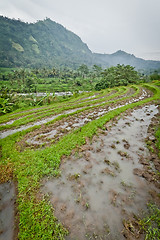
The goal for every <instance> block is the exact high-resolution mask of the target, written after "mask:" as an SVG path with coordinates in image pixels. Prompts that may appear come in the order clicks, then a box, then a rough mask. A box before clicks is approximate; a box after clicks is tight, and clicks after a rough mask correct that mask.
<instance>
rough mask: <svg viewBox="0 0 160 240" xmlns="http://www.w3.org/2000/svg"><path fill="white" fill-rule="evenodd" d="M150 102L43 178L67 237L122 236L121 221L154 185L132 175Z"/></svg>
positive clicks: (149, 116)
mask: <svg viewBox="0 0 160 240" xmlns="http://www.w3.org/2000/svg"><path fill="white" fill-rule="evenodd" d="M157 112H158V110H157V107H156V106H154V105H150V106H145V107H143V108H142V109H138V110H134V111H133V112H132V114H131V115H129V116H125V117H124V118H121V119H120V120H119V121H118V122H117V123H116V124H114V125H113V126H112V127H111V130H110V131H107V130H106V135H100V136H99V138H97V139H95V140H94V141H93V143H91V144H86V145H85V146H83V147H82V149H81V151H79V152H78V153H76V154H74V155H72V156H70V157H69V158H68V159H65V160H63V161H62V164H61V167H60V170H61V177H59V178H54V179H52V180H49V181H46V182H45V183H44V184H43V187H42V191H43V192H44V193H45V194H49V195H50V200H51V203H52V204H53V206H54V208H55V215H56V216H57V217H58V218H59V219H60V221H61V222H62V223H63V224H64V225H65V226H66V227H67V228H68V229H69V231H70V234H69V236H68V237H66V239H67V240H75V239H77V240H84V239H99V240H100V239H101V240H107V239H108V240H113V239H114V240H116V239H117V240H121V239H124V237H123V234H122V233H121V230H122V229H123V224H122V220H123V219H124V218H127V216H128V215H129V214H131V213H134V214H137V213H139V212H140V211H141V209H143V208H144V206H145V204H146V202H147V200H148V199H149V198H150V195H149V193H148V192H149V190H150V188H153V186H152V185H151V184H150V185H149V184H147V182H146V180H145V179H144V178H141V177H138V176H136V175H134V174H133V169H134V168H139V169H141V168H142V166H141V164H140V163H139V159H140V158H141V157H142V156H143V157H147V156H148V154H149V152H148V150H147V149H146V147H145V143H144V138H145V137H146V136H147V128H148V126H149V124H150V121H151V119H152V117H153V116H154V115H155V114H156V113H157Z"/></svg>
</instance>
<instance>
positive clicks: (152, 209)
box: [140, 204, 160, 240]
mask: <svg viewBox="0 0 160 240" xmlns="http://www.w3.org/2000/svg"><path fill="white" fill-rule="evenodd" d="M140 225H141V228H142V229H143V230H144V231H145V233H146V236H145V240H158V239H160V209H159V208H158V207H157V206H156V205H153V204H149V205H148V212H147V216H146V217H144V218H143V219H142V220H140Z"/></svg>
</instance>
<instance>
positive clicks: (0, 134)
mask: <svg viewBox="0 0 160 240" xmlns="http://www.w3.org/2000/svg"><path fill="white" fill-rule="evenodd" d="M145 97H148V94H147V92H146V91H145V90H144V89H143V90H142V94H141V96H140V97H138V98H132V99H130V100H128V101H127V102H125V104H122V103H121V104H118V105H116V106H115V107H109V108H108V107H107V108H106V109H104V110H103V109H102V110H101V109H99V110H98V113H97V114H98V117H100V116H102V115H104V114H106V113H107V112H108V111H111V110H114V109H116V108H120V107H123V106H125V105H127V104H130V103H133V102H138V101H140V100H142V99H144V98H145ZM104 103H105V102H104ZM98 105H99V103H98V104H94V105H91V106H90V107H94V106H98ZM83 108H85V107H82V108H76V109H71V110H68V111H65V112H63V113H60V114H57V115H54V116H52V117H48V118H45V119H42V120H40V121H38V122H34V123H32V124H28V125H24V126H21V127H19V128H17V129H9V130H7V131H1V132H0V139H2V138H5V137H7V136H9V135H12V134H14V133H16V132H21V131H23V130H26V129H28V128H30V127H34V126H38V125H42V124H45V123H47V122H49V121H52V120H54V119H55V118H57V117H59V116H61V115H62V114H70V113H73V112H76V111H77V110H80V109H83ZM93 113H94V112H93ZM98 117H97V118H98ZM88 121H90V119H88ZM78 126H83V124H79V125H78V124H77V127H78ZM29 141H30V140H29ZM33 141H34V140H33ZM40 144H41V143H40Z"/></svg>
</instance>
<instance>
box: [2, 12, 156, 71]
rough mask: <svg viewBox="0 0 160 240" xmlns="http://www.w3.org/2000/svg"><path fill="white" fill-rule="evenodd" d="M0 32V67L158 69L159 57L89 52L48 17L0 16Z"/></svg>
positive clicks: (74, 37)
mask: <svg viewBox="0 0 160 240" xmlns="http://www.w3.org/2000/svg"><path fill="white" fill-rule="evenodd" d="M0 36H1V38H0V67H29V68H40V67H44V66H47V67H53V66H58V67H60V66H63V67H64V66H67V67H71V68H73V69H75V68H77V67H79V66H80V65H81V64H86V65H88V66H92V65H94V64H97V65H100V66H101V67H110V66H116V65H117V64H127V65H131V66H134V67H136V69H137V70H140V69H143V70H155V69H160V61H146V60H143V59H140V58H136V57H135V56H134V55H131V54H128V53H126V52H123V51H117V52H116V53H114V54H98V53H92V51H91V50H90V49H89V48H88V46H87V45H86V44H85V43H83V42H82V40H81V39H80V37H79V36H77V35H76V34H74V33H73V32H71V31H69V30H67V29H66V28H64V27H63V26H62V25H60V24H58V23H56V22H54V21H52V20H51V19H49V18H46V19H45V20H44V21H37V22H36V23H30V24H29V23H25V22H22V21H20V20H15V19H9V18H7V17H3V16H0ZM106 48H107V46H106Z"/></svg>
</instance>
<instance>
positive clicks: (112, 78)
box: [95, 64, 140, 90]
mask: <svg viewBox="0 0 160 240" xmlns="http://www.w3.org/2000/svg"><path fill="white" fill-rule="evenodd" d="M102 75H103V78H102V80H101V81H100V82H99V83H97V84H96V86H95V89H96V90H101V89H105V88H108V87H115V86H127V85H128V84H135V83H140V76H139V75H138V72H137V71H135V70H134V67H131V66H129V65H127V66H124V65H120V64H118V65H117V66H116V67H110V68H108V69H105V70H104V72H102Z"/></svg>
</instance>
